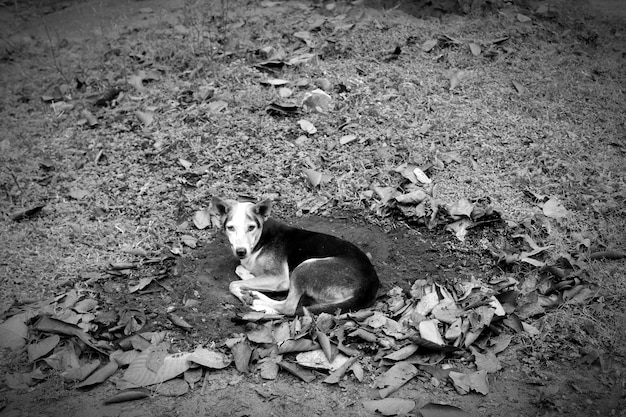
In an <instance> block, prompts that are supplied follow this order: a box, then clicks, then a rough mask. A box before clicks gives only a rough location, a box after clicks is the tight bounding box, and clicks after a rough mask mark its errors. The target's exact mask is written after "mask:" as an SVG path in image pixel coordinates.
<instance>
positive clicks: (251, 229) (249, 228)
mask: <svg viewBox="0 0 626 417" xmlns="http://www.w3.org/2000/svg"><path fill="white" fill-rule="evenodd" d="M254 229H256V226H255V225H252V226H248V232H252V231H254Z"/></svg>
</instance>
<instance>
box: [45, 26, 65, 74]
mask: <svg viewBox="0 0 626 417" xmlns="http://www.w3.org/2000/svg"><path fill="white" fill-rule="evenodd" d="M41 22H42V23H43V27H44V29H45V30H46V36H47V37H48V41H49V42H50V51H52V61H53V63H54V67H55V68H56V70H57V71H58V72H59V74H61V77H63V79H64V80H65V82H66V83H68V84H69V80H68V79H67V77H66V76H65V73H64V71H63V68H62V67H61V62H60V60H59V57H58V55H57V53H56V49H55V47H54V43H53V42H52V36H50V31H49V30H48V25H47V24H46V20H45V19H41ZM57 38H58V35H57Z"/></svg>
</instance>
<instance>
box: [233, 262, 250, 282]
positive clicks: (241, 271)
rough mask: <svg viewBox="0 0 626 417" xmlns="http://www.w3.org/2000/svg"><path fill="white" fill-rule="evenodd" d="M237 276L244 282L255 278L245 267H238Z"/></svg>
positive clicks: (236, 269)
mask: <svg viewBox="0 0 626 417" xmlns="http://www.w3.org/2000/svg"><path fill="white" fill-rule="evenodd" d="M235 274H237V276H239V278H241V279H244V280H245V279H250V278H254V275H252V272H250V271H248V270H247V269H246V268H245V267H244V266H243V265H238V266H237V268H235Z"/></svg>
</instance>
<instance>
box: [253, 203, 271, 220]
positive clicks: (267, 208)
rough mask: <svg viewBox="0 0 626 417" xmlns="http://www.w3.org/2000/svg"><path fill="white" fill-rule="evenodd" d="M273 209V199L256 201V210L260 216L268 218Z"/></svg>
mask: <svg viewBox="0 0 626 417" xmlns="http://www.w3.org/2000/svg"><path fill="white" fill-rule="evenodd" d="M271 211H272V201H271V200H263V201H261V202H260V203H256V204H255V205H254V212H255V213H256V214H258V215H259V216H261V217H263V219H264V220H267V218H268V217H270V212H271Z"/></svg>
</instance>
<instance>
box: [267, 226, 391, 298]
mask: <svg viewBox="0 0 626 417" xmlns="http://www.w3.org/2000/svg"><path fill="white" fill-rule="evenodd" d="M261 247H263V248H265V247H267V248H271V249H270V250H272V249H274V250H273V252H274V253H284V254H285V255H286V256H287V261H288V266H289V272H291V271H293V270H294V269H295V268H296V267H297V266H298V265H300V264H301V263H302V262H304V261H306V260H307V259H311V258H327V257H337V258H342V259H344V260H345V261H346V262H350V263H351V265H352V266H353V267H354V268H356V269H357V270H358V271H359V272H360V274H361V276H362V277H363V279H364V280H365V281H366V282H367V283H368V285H365V286H364V287H365V288H368V291H367V292H365V293H361V294H359V297H358V298H359V299H362V300H369V301H371V300H373V299H374V298H375V297H376V293H377V291H378V285H379V280H378V275H377V274H376V271H375V269H374V266H373V265H372V263H371V262H370V259H369V258H368V257H367V255H366V254H365V253H363V251H362V250H361V249H359V248H358V247H357V246H356V245H354V244H353V243H351V242H348V241H346V240H343V239H340V238H338V237H336V236H332V235H328V234H325V233H318V232H313V231H310V230H305V229H298V228H296V227H291V226H288V225H286V224H284V223H283V222H280V221H278V220H275V219H271V218H270V219H268V220H267V221H266V222H265V223H264V224H263V233H262V235H261V239H260V240H259V243H258V244H257V248H261ZM355 301H360V300H355Z"/></svg>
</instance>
